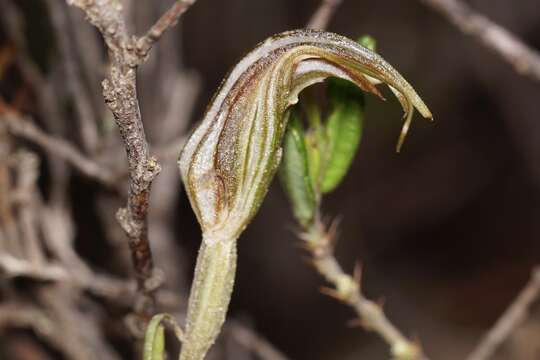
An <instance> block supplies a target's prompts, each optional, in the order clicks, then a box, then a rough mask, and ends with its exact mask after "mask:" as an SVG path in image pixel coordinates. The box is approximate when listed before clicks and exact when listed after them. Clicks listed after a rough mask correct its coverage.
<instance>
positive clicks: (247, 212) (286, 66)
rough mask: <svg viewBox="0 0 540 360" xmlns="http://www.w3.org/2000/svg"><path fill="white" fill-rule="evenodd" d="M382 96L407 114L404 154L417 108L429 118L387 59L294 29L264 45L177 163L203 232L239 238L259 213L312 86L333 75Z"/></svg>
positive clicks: (222, 93)
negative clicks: (291, 112) (383, 88)
mask: <svg viewBox="0 0 540 360" xmlns="http://www.w3.org/2000/svg"><path fill="white" fill-rule="evenodd" d="M330 76H332V77H339V78H343V79H346V80H349V81H352V82H353V83H355V84H356V85H357V86H358V87H360V88H361V89H363V90H364V91H367V92H370V93H373V94H375V95H378V96H381V95H380V92H379V90H378V89H377V88H376V86H375V85H376V84H378V83H385V84H386V85H388V86H389V87H390V89H391V91H392V92H393V93H394V94H395V95H396V97H397V98H398V100H399V102H400V104H401V106H402V107H403V110H404V111H405V123H404V126H403V130H402V132H401V136H400V138H399V142H398V149H399V148H400V147H401V145H402V143H403V140H404V138H405V136H406V134H407V131H408V129H409V126H410V122H411V120H412V116H413V112H414V109H415V108H416V109H417V110H418V111H419V112H420V113H421V114H422V115H423V116H424V117H427V118H431V117H432V116H431V113H430V111H429V109H428V108H427V106H426V105H425V104H424V102H423V101H422V99H420V97H419V96H418V95H417V93H416V92H415V91H414V89H413V88H412V87H411V85H410V84H409V83H408V82H407V81H406V80H405V79H404V78H403V77H402V76H401V75H400V74H399V73H398V72H397V71H396V70H395V69H394V68H393V67H392V66H391V65H390V64H388V63H387V62H386V61H385V60H384V59H383V58H382V57H380V56H379V55H378V54H376V53H374V52H373V51H371V50H369V49H367V48H365V47H362V46H361V45H358V44H357V43H356V42H354V41H352V40H350V39H347V38H345V37H343V36H340V35H336V34H333V33H329V32H322V31H315V30H295V31H290V32H285V33H282V34H278V35H276V36H273V37H271V38H269V39H268V40H266V41H264V42H262V43H261V44H260V45H259V46H257V47H256V48H255V49H254V50H253V51H252V52H250V53H249V54H248V55H246V57H244V58H243V59H242V60H241V61H240V62H239V63H238V64H237V65H236V67H235V68H234V69H233V70H232V71H231V73H230V74H229V75H228V77H227V78H226V79H225V80H224V82H223V83H222V85H221V87H220V89H219V90H218V92H217V93H216V95H215V96H214V98H213V100H212V102H211V103H210V105H209V107H208V109H207V112H206V114H205V116H204V119H203V121H202V123H201V125H200V126H199V127H198V129H197V130H196V131H195V132H194V134H193V135H192V136H191V138H190V139H189V141H188V142H187V144H186V146H185V148H184V149H183V151H182V154H181V155H180V159H179V166H180V171H181V174H182V179H183V181H184V183H185V184H186V188H187V193H188V196H189V198H190V201H191V204H192V207H193V209H194V211H195V213H196V214H197V217H198V220H199V222H200V223H201V227H202V229H203V232H204V233H205V234H207V235H208V236H207V238H210V239H222V238H236V237H238V236H239V235H240V233H241V232H242V230H243V229H244V228H245V226H246V224H247V223H248V222H249V221H250V220H251V218H252V217H253V216H254V214H255V213H256V212H257V210H258V208H259V205H260V203H261V201H262V199H263V197H264V196H265V194H266V191H267V189H268V186H269V184H270V181H271V179H272V178H273V175H274V174H275V171H276V169H277V166H278V164H279V162H280V157H281V141H282V138H283V134H284V130H285V127H286V125H287V118H288V111H287V110H288V108H289V107H290V106H291V105H292V104H294V103H296V102H297V101H298V94H299V93H300V91H302V90H303V89H304V88H306V87H307V86H310V85H312V84H314V83H317V82H320V81H323V80H324V79H325V78H327V77H330Z"/></svg>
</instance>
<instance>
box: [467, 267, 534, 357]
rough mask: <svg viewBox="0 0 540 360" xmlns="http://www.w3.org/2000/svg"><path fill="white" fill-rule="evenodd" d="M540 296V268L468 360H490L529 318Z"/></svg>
mask: <svg viewBox="0 0 540 360" xmlns="http://www.w3.org/2000/svg"><path fill="white" fill-rule="evenodd" d="M539 296H540V267H536V268H535V269H534V270H533V271H532V274H531V278H530V280H529V282H528V283H527V285H525V287H524V288H523V290H521V292H520V293H519V295H518V296H517V297H516V299H515V300H514V301H513V302H512V304H511V305H510V306H509V307H508V308H507V309H506V311H505V312H504V313H503V314H502V316H501V317H500V318H499V319H498V320H497V322H496V323H495V325H494V326H493V327H492V328H491V330H489V332H488V333H487V334H486V335H485V336H484V338H483V339H482V341H481V342H480V343H479V344H478V345H477V346H476V348H475V349H474V350H473V352H472V353H471V354H470V355H469V356H468V357H467V360H487V359H490V358H491V357H492V356H493V354H494V353H495V351H496V350H497V348H498V347H499V346H500V345H501V344H502V343H503V342H504V341H505V340H506V339H507V338H508V336H509V335H510V334H511V333H512V332H513V331H514V330H515V329H516V328H517V327H518V326H519V325H520V324H521V323H522V322H523V320H524V319H525V318H526V317H527V314H528V311H529V308H530V306H531V305H532V304H533V303H534V302H535V301H536V300H537V299H538V297H539Z"/></svg>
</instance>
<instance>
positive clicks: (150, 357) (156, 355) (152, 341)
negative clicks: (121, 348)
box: [143, 314, 166, 360]
mask: <svg viewBox="0 0 540 360" xmlns="http://www.w3.org/2000/svg"><path fill="white" fill-rule="evenodd" d="M165 316H166V315H165V314H159V315H156V316H154V317H153V318H152V321H150V323H149V324H148V327H147V328H146V334H145V336H144V357H143V359H144V360H164V359H165V328H164V327H163V325H161V321H163V319H164V317H165Z"/></svg>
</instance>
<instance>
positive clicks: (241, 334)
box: [225, 321, 287, 360]
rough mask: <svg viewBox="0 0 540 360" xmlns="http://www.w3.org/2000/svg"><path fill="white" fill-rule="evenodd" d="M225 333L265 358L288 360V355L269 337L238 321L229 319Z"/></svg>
mask: <svg viewBox="0 0 540 360" xmlns="http://www.w3.org/2000/svg"><path fill="white" fill-rule="evenodd" d="M225 333H227V334H230V336H231V337H232V338H233V339H234V341H235V342H237V343H238V344H240V345H242V346H243V347H244V348H246V349H247V350H249V351H250V352H251V353H253V354H255V355H257V356H258V357H259V358H261V359H263V360H287V357H286V356H285V355H283V354H282V353H281V351H279V350H278V349H276V348H275V347H274V345H272V344H271V343H270V342H268V340H267V339H265V338H263V337H262V336H260V335H259V334H257V333H255V332H254V331H252V330H251V329H250V328H248V327H246V326H244V325H242V324H240V323H238V322H234V321H229V322H228V324H227V325H226V327H225Z"/></svg>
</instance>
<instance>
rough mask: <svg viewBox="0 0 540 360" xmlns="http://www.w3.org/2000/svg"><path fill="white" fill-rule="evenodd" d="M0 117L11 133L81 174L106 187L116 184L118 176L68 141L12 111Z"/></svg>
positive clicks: (112, 186)
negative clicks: (62, 161) (57, 158)
mask: <svg viewBox="0 0 540 360" xmlns="http://www.w3.org/2000/svg"><path fill="white" fill-rule="evenodd" d="M0 118H1V121H3V122H4V123H5V124H6V125H7V129H8V130H9V131H10V132H11V133H12V134H13V135H15V136H18V137H20V138H23V139H25V140H27V141H30V142H32V143H33V144H36V145H38V146H40V147H42V148H43V149H45V150H47V151H49V152H50V153H52V154H54V155H55V156H58V157H59V158H61V159H64V160H66V161H67V162H68V163H69V164H71V165H72V166H73V167H74V168H75V169H77V170H78V171H79V172H81V173H82V174H83V175H85V176H87V177H89V178H91V179H95V180H96V181H98V182H100V183H102V184H103V185H105V186H106V187H108V188H115V187H116V186H117V185H118V184H117V180H118V177H117V176H116V175H115V174H114V173H112V172H111V171H110V170H109V169H107V168H105V167H103V166H101V165H100V164H98V163H97V162H95V161H94V160H92V159H91V158H89V157H87V156H85V155H84V154H82V153H81V152H80V151H79V150H78V149H77V148H76V147H75V146H73V145H72V144H70V143H69V142H68V141H66V140H63V139H60V138H58V137H55V136H52V135H49V134H47V133H45V132H44V131H42V130H41V129H40V128H38V127H37V126H36V125H34V123H32V122H31V121H30V120H29V119H28V118H26V117H24V116H22V115H18V114H15V113H12V112H7V113H6V112H4V113H0Z"/></svg>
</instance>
